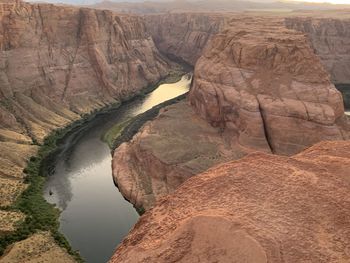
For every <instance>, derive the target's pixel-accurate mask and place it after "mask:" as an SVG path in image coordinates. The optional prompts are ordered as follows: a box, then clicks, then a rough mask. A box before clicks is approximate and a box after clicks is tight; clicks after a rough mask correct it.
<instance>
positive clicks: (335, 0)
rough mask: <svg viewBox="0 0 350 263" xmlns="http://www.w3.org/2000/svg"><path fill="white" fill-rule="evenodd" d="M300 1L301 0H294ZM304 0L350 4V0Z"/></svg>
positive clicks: (306, 0) (304, 0) (307, 0)
mask: <svg viewBox="0 0 350 263" xmlns="http://www.w3.org/2000/svg"><path fill="white" fill-rule="evenodd" d="M294 1H299V0H294ZM303 2H313V3H324V2H328V3H332V4H350V0H303Z"/></svg>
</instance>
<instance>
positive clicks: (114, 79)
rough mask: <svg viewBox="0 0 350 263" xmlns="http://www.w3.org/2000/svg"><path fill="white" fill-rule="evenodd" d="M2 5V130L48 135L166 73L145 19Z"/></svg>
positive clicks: (38, 137) (50, 7) (43, 6)
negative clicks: (53, 130) (80, 115)
mask: <svg viewBox="0 0 350 263" xmlns="http://www.w3.org/2000/svg"><path fill="white" fill-rule="evenodd" d="M2 6H3V9H2V10H1V14H0V19H1V22H2V23H1V28H0V35H1V38H0V48H1V50H2V57H1V59H0V67H1V71H0V83H1V85H0V99H1V102H2V104H1V112H2V113H1V116H4V119H6V121H5V122H1V124H0V125H1V128H11V129H12V130H14V131H17V132H19V133H23V131H25V133H28V135H30V137H32V138H34V139H36V140H39V141H40V140H42V139H43V137H44V136H45V135H47V133H48V132H49V131H50V130H52V129H54V128H58V127H61V126H62V125H65V124H67V123H68V122H70V121H72V120H74V119H76V118H77V117H78V116H77V114H81V113H87V112H90V111H92V110H94V109H97V108H101V107H103V106H104V105H107V104H110V103H113V102H115V101H116V100H118V99H122V98H125V97H126V96H127V95H130V94H133V93H135V92H137V91H139V90H140V89H141V88H144V87H146V86H147V85H149V84H152V83H155V82H156V81H157V80H159V79H160V78H161V77H163V76H165V75H166V73H167V70H168V69H169V67H170V65H169V62H168V61H167V60H165V59H164V57H163V56H162V55H160V53H159V52H158V51H157V49H156V47H155V45H154V43H153V40H152V38H151V36H150V35H149V34H148V33H147V32H146V28H145V25H144V23H143V20H142V18H140V17H135V16H118V15H116V14H113V13H112V12H110V11H98V10H93V9H87V8H71V7H63V6H54V5H49V4H27V3H22V2H19V1H18V2H12V3H7V4H3V5H2Z"/></svg>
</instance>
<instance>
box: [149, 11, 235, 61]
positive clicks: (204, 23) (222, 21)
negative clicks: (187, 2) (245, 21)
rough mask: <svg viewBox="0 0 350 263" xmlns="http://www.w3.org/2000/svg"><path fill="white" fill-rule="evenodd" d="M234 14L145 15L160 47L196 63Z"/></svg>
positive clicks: (166, 52)
mask: <svg viewBox="0 0 350 263" xmlns="http://www.w3.org/2000/svg"><path fill="white" fill-rule="evenodd" d="M231 17H232V16H230V15H225V14H196V13H175V14H167V15H164V14H162V15H148V16H145V21H146V26H147V29H148V31H149V32H150V33H151V35H152V37H153V39H154V41H155V44H156V45H157V47H158V49H159V50H160V51H161V52H162V53H164V54H166V55H168V56H170V57H174V58H177V59H179V60H181V61H185V62H187V63H188V64H190V65H192V66H194V65H195V63H196V61H197V59H198V58H199V57H200V55H201V53H202V50H203V48H204V47H205V45H206V43H207V41H208V40H209V38H210V37H211V36H212V35H214V34H216V33H217V32H219V31H220V30H222V29H223V28H224V27H225V26H226V25H227V22H228V20H229V19H230V18H231Z"/></svg>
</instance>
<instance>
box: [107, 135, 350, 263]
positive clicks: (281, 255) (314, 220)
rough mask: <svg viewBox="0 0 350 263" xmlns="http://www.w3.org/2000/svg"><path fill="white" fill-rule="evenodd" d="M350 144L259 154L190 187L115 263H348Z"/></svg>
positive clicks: (150, 217)
mask: <svg viewBox="0 0 350 263" xmlns="http://www.w3.org/2000/svg"><path fill="white" fill-rule="evenodd" d="M349 152H350V143H349V142H343V141H341V142H323V143H320V144H318V145H316V146H314V147H312V148H310V149H308V150H306V151H304V152H303V153H301V154H298V155H296V156H294V157H283V156H277V155H268V154H263V153H256V154H252V155H249V156H247V157H245V158H243V159H241V160H239V161H234V162H229V163H226V164H223V165H220V166H217V167H215V168H212V169H210V170H209V171H207V172H205V173H203V174H201V175H198V176H195V177H192V178H190V179H189V180H187V181H186V182H185V183H184V184H183V185H182V186H181V187H180V188H178V189H177V190H176V191H175V192H174V193H173V194H170V195H169V196H167V197H165V198H163V199H162V200H160V201H159V202H158V203H157V205H156V206H155V207H154V208H153V209H152V210H150V211H149V212H146V214H144V215H143V216H142V217H141V219H140V220H139V222H138V223H137V224H136V226H135V227H134V229H133V230H132V231H131V232H130V233H129V235H128V237H127V238H126V239H125V240H124V241H123V243H122V244H121V245H120V246H119V247H118V249H117V250H116V252H115V254H114V256H113V257H112V259H111V261H110V262H125V263H128V262H159V263H161V262H167V263H168V262H214V261H217V262H274V263H275V262H276V263H277V262H291V263H292V262H293V263H294V262H315V263H323V262H324V263H328V262H349V261H350V221H349V220H348V219H349V218H350V210H349V207H350V195H349V191H348V189H349V187H350V180H349V176H350V174H349V171H350V158H349Z"/></svg>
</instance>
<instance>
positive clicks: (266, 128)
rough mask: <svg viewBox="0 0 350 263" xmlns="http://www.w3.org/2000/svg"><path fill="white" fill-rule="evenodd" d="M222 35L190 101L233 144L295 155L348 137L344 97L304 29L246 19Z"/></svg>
mask: <svg viewBox="0 0 350 263" xmlns="http://www.w3.org/2000/svg"><path fill="white" fill-rule="evenodd" d="M231 23H232V25H233V26H232V27H230V28H228V29H227V30H225V31H223V32H222V33H220V34H217V35H216V36H214V37H213V39H212V40H211V41H210V43H209V44H208V46H207V47H206V49H205V51H204V53H203V55H202V57H201V58H200V59H199V60H198V62H197V64H196V69H195V74H194V82H193V86H192V89H191V92H190V96H189V99H190V102H191V104H192V106H193V108H194V109H195V111H196V112H197V113H198V114H199V115H200V116H202V117H203V118H205V119H206V120H207V121H208V122H209V123H210V124H211V125H213V126H215V127H220V128H221V129H222V131H223V133H224V136H226V137H228V138H229V140H230V144H231V145H241V146H244V147H247V148H254V149H256V150H263V151H271V152H273V153H276V154H283V155H292V154H295V153H297V152H300V151H302V150H304V149H305V148H307V147H309V146H311V145H313V144H315V143H317V142H319V141H322V140H341V139H347V138H349V131H350V129H349V124H348V123H347V120H346V118H345V115H344V106H343V101H342V97H341V94H340V93H339V92H338V91H337V90H336V89H335V87H334V85H333V84H332V83H331V82H330V79H329V75H328V73H327V72H326V71H325V70H324V69H323V66H322V64H321V62H320V60H319V58H318V57H317V56H316V55H315V54H314V52H313V50H312V48H311V47H310V45H309V42H308V40H307V39H306V38H305V36H304V35H303V34H301V33H298V32H296V31H293V30H289V29H286V28H285V27H284V26H283V23H282V21H280V20H276V19H269V20H267V19H265V18H264V19H258V18H246V19H240V20H237V21H232V22H231Z"/></svg>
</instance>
